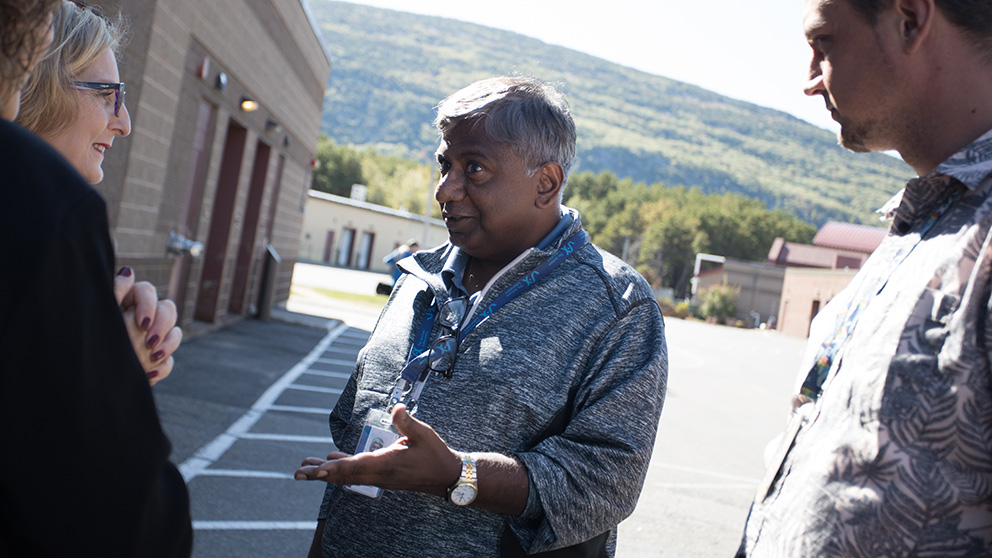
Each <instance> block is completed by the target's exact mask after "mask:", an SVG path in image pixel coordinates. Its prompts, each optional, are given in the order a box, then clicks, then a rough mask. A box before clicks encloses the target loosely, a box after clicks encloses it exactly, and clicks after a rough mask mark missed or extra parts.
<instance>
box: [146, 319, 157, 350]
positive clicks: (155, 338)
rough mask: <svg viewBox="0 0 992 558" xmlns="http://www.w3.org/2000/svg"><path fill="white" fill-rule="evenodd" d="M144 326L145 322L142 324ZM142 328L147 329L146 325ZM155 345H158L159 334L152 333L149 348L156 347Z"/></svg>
mask: <svg viewBox="0 0 992 558" xmlns="http://www.w3.org/2000/svg"><path fill="white" fill-rule="evenodd" d="M142 326H144V324H142ZM142 329H145V327H142ZM155 345H158V334H155V335H152V337H151V339H149V340H148V348H149V349H151V348H154V347H155Z"/></svg>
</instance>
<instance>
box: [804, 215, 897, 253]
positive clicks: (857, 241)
mask: <svg viewBox="0 0 992 558" xmlns="http://www.w3.org/2000/svg"><path fill="white" fill-rule="evenodd" d="M886 234H888V231H887V230H886V229H883V228H880V227H871V226H868V225H855V224H852V223H839V222H837V221H829V222H827V223H826V224H825V225H823V226H822V227H820V230H819V231H817V233H816V236H814V237H813V244H814V245H815V246H823V247H825V248H838V249H840V250H853V251H855V252H864V253H865V254H870V253H872V252H874V251H875V248H878V245H879V244H881V243H882V240H884V239H885V236H886Z"/></svg>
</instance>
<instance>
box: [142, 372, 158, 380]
mask: <svg viewBox="0 0 992 558" xmlns="http://www.w3.org/2000/svg"><path fill="white" fill-rule="evenodd" d="M145 376H147V377H148V379H149V380H154V379H155V378H158V370H152V371H151V372H145Z"/></svg>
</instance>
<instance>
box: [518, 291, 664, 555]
mask: <svg viewBox="0 0 992 558" xmlns="http://www.w3.org/2000/svg"><path fill="white" fill-rule="evenodd" d="M594 342H595V343H596V348H595V352H594V357H593V358H592V359H591V361H590V363H591V366H590V370H589V372H588V375H587V376H586V381H585V382H584V383H583V384H582V385H581V386H579V389H578V390H577V392H576V395H575V398H574V403H573V405H572V409H571V416H570V417H569V419H568V420H567V422H566V424H565V426H564V431H563V432H561V433H560V434H557V435H553V436H550V437H548V438H547V439H545V440H543V441H541V442H540V443H538V444H537V445H536V446H535V447H534V448H533V449H531V450H530V451H527V452H522V453H518V454H517V456H518V457H519V458H520V459H521V460H522V461H523V462H524V464H525V465H526V467H527V471H528V475H529V478H530V491H529V495H528V500H527V506H526V508H525V510H524V512H523V514H521V515H520V516H519V517H515V518H511V519H510V522H509V525H510V528H511V529H512V530H513V532H514V534H516V536H517V538H518V540H519V541H520V543H521V546H522V547H523V549H524V550H525V551H527V552H528V553H533V552H538V551H546V550H551V549H555V548H561V547H564V546H570V545H574V544H577V543H580V542H583V541H585V540H587V539H590V538H592V537H595V536H597V535H599V534H601V533H604V532H606V531H609V530H610V529H612V528H614V527H616V525H617V524H619V523H620V521H622V520H623V519H624V518H626V517H627V516H629V515H630V514H631V513H632V512H633V510H634V506H635V505H636V504H637V498H638V495H639V494H640V491H641V486H642V485H643V483H644V477H645V476H646V474H647V467H648V462H649V460H650V458H651V452H652V449H653V446H654V439H655V434H656V432H657V427H658V419H659V417H660V415H661V409H662V406H663V404H664V400H665V390H666V385H667V378H668V352H667V347H666V345H665V333H664V324H663V322H662V318H661V313H660V311H659V309H658V305H657V304H656V303H655V302H654V301H653V300H645V301H643V302H642V303H640V304H638V305H636V306H633V307H632V308H630V309H629V310H628V311H627V313H626V314H625V315H622V316H620V317H619V318H618V319H617V320H616V322H615V323H614V325H613V327H612V328H611V329H610V330H609V331H608V332H607V334H606V335H605V336H604V337H603V338H602V339H599V340H597V341H594Z"/></svg>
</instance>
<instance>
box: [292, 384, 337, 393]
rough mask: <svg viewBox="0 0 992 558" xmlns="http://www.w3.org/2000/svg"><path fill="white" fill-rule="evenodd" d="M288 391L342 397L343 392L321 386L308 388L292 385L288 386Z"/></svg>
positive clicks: (302, 385) (301, 385)
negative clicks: (312, 392)
mask: <svg viewBox="0 0 992 558" xmlns="http://www.w3.org/2000/svg"><path fill="white" fill-rule="evenodd" d="M286 389H295V390H299V391H314V392H317V393H330V394H332V395H341V391H342V390H340V389H338V388H326V387H320V386H308V385H304V384H291V385H288V386H286Z"/></svg>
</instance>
